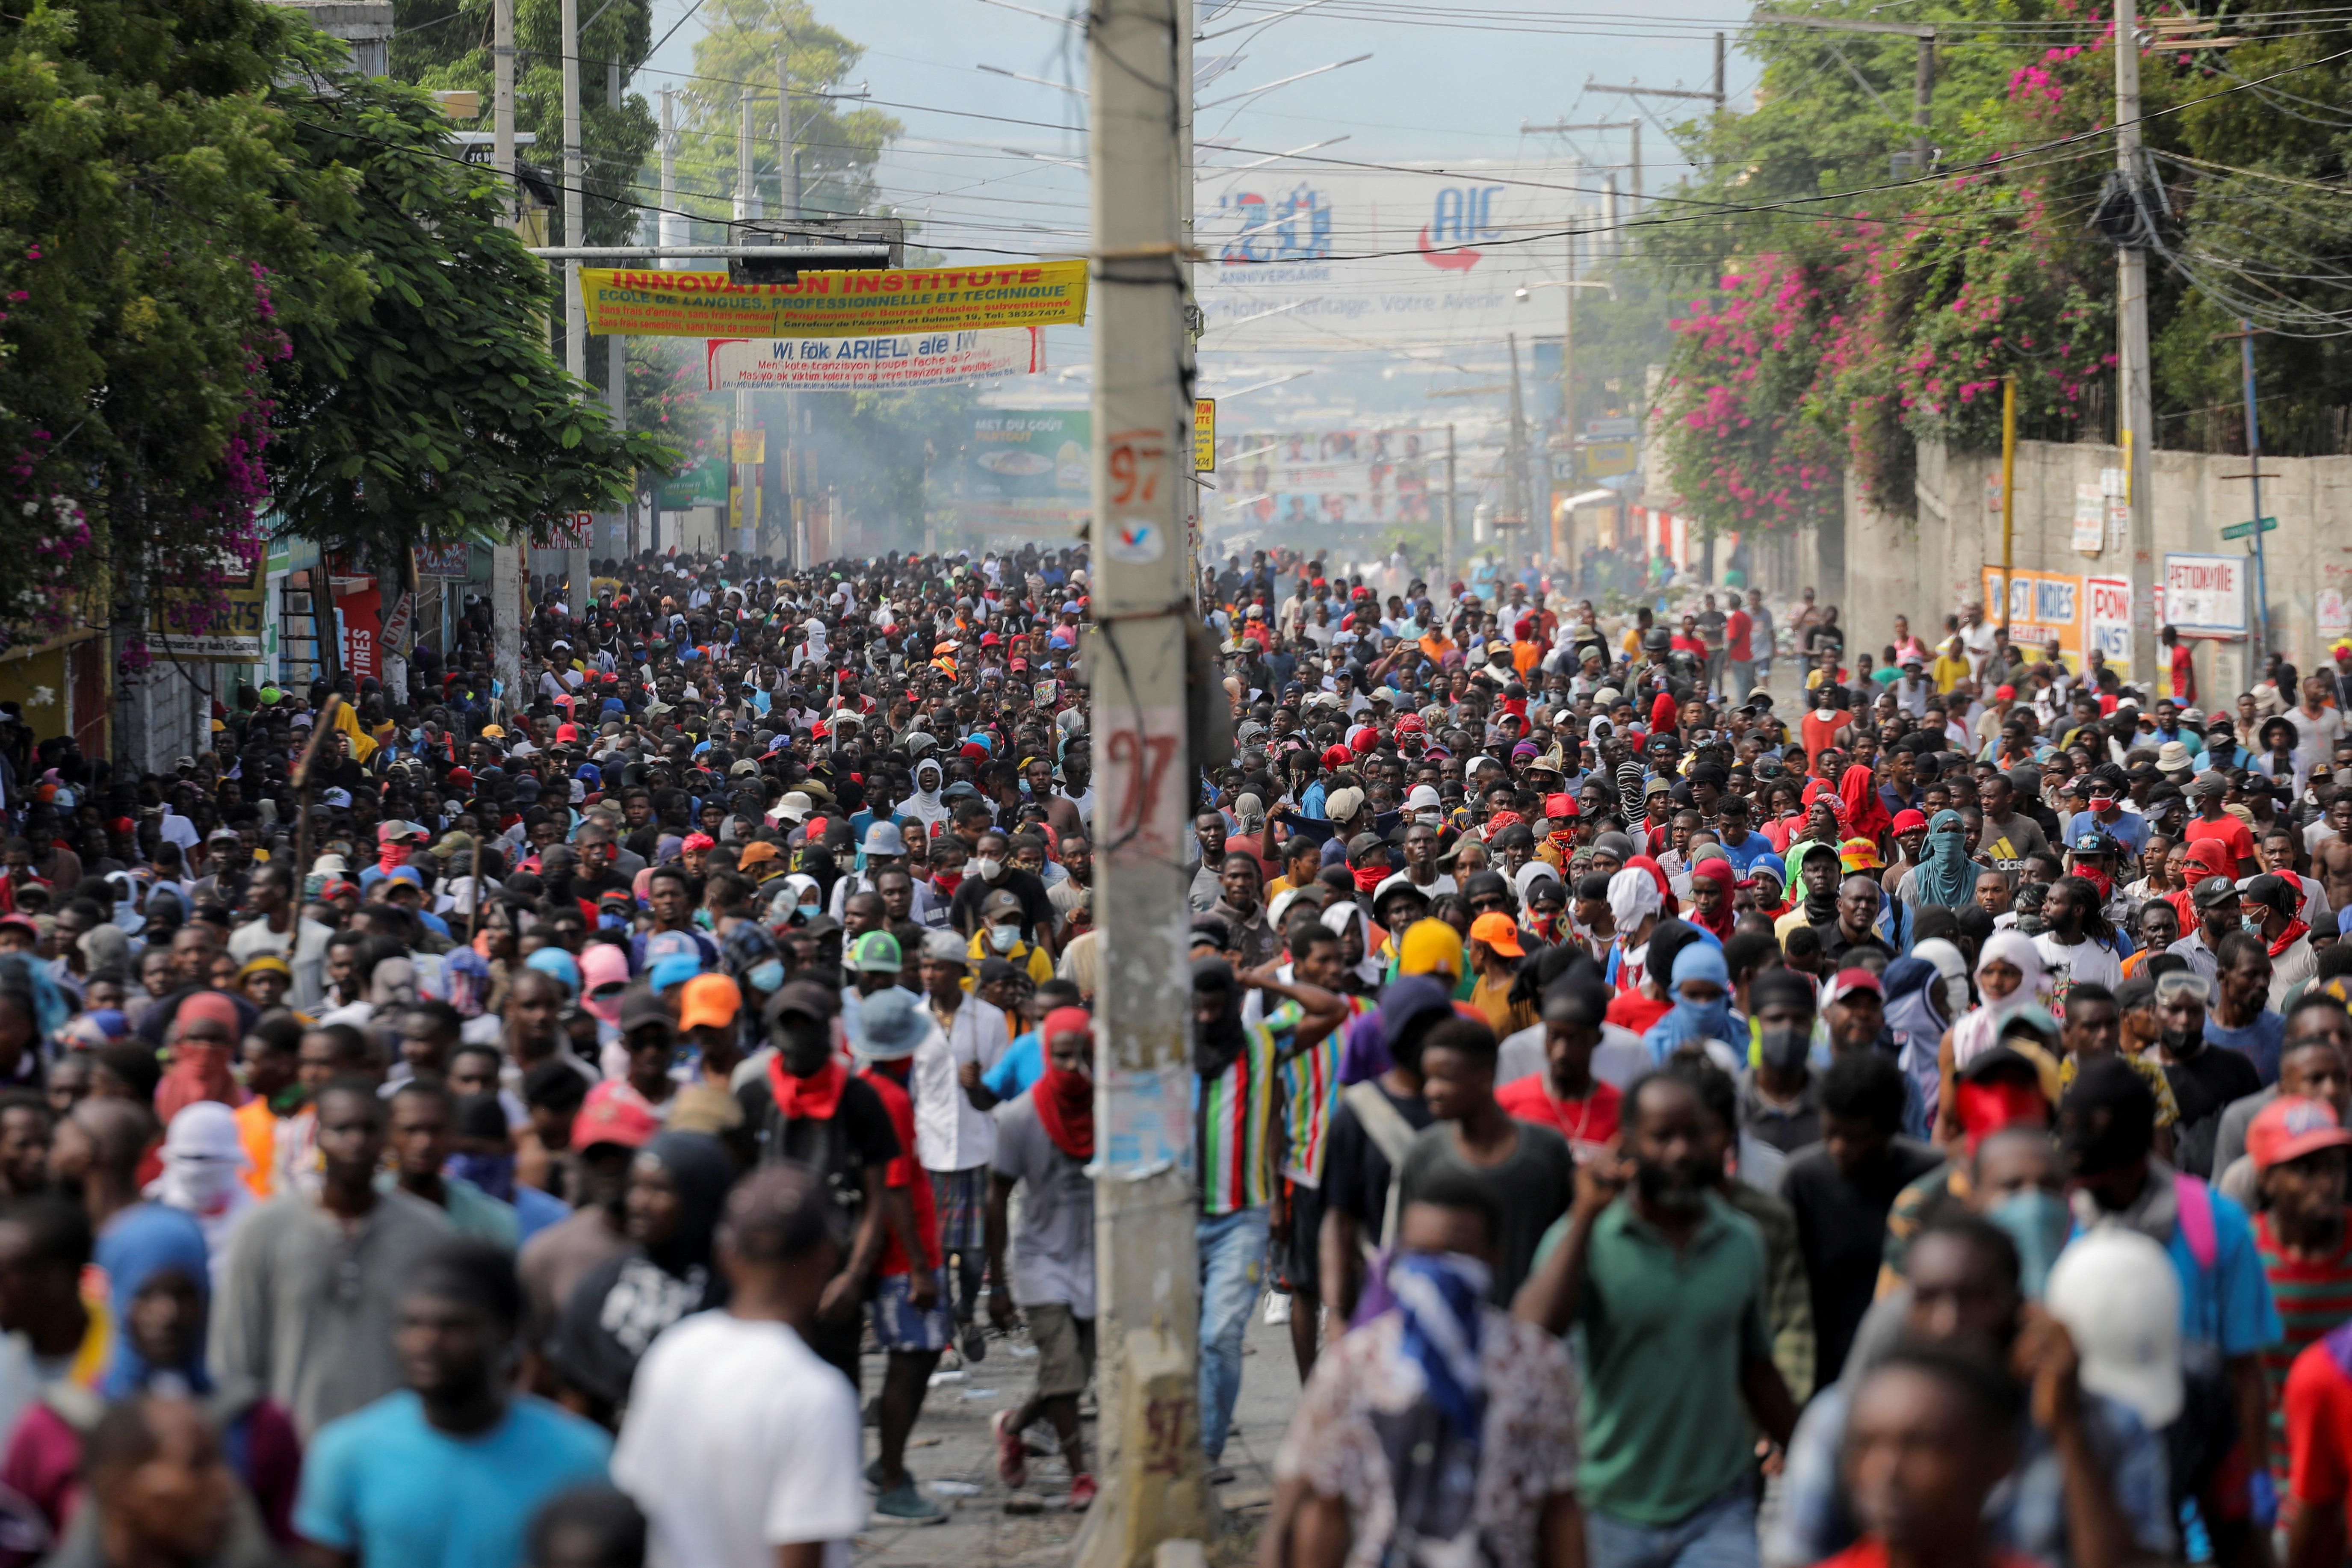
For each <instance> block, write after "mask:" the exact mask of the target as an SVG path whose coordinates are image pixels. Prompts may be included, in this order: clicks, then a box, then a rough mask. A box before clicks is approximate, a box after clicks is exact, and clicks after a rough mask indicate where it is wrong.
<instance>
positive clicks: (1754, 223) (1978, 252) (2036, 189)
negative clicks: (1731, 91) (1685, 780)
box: [1660, 0, 2115, 532]
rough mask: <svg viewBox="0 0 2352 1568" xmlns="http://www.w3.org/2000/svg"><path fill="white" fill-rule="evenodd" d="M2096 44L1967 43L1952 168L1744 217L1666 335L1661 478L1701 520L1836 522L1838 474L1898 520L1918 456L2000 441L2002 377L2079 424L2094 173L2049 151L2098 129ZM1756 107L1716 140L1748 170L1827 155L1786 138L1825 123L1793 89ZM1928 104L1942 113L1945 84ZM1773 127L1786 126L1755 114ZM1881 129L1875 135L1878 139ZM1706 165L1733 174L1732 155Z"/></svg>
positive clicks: (2091, 337) (2026, 413) (2097, 307)
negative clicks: (1942, 447)
mask: <svg viewBox="0 0 2352 1568" xmlns="http://www.w3.org/2000/svg"><path fill="white" fill-rule="evenodd" d="M2057 9H2058V10H2060V11H2061V12H2066V11H2071V10H2073V9H2074V6H2073V5H2071V4H2066V3H2063V0H2062V4H2061V5H2059V6H2058V7H2057ZM2109 37H2110V34H2109V33H2102V34H2100V35H2099V36H2098V37H2096V38H2095V40H2093V41H2088V42H2077V43H2073V44H2069V45H2065V46H2063V47H2050V48H2042V47H2036V48H2034V49H2033V50H2032V51H2031V52H2030V55H2029V56H2028V58H2023V59H2022V60H2020V59H2019V58H2017V56H2016V55H2014V54H2012V55H2011V57H2010V58H2009V60H2007V61H2002V62H1999V64H1998V65H1997V66H1992V67H1989V66H1988V65H1987V64H1986V63H1984V62H1985V57H1988V56H1995V57H1997V55H1998V51H1996V50H1994V49H1992V48H1990V47H1986V46H1985V45H1984V43H1983V41H1979V48H1978V51H1976V52H1972V54H1971V56H1970V57H1969V58H1970V60H1971V62H1972V63H1971V64H1970V65H1969V66H1968V67H1966V68H1967V69H1971V70H1974V71H1975V72H1977V78H1976V79H1977V81H1978V82H1979V97H1978V98H1977V100H1976V102H1975V103H1974V106H1973V107H1972V108H1969V109H1968V110H1965V111H1963V112H1960V113H1958V114H1955V115H1953V116H1952V118H1953V120H1954V121H1955V122H1956V123H1955V124H1954V126H1953V127H1952V128H1951V129H1953V130H1956V131H1958V132H1959V134H1958V135H1957V136H1951V137H1947V138H1946V139H1945V142H1946V144H1945V145H1944V147H1943V148H1942V159H1941V161H1942V165H1943V167H1944V168H1945V169H1947V170H1948V171H1951V172H1950V173H1949V174H1946V175H1945V176H1944V177H1941V178H1938V179H1936V180H1932V181H1926V182H1905V181H1888V180H1886V179H1885V177H1884V176H1883V175H1873V176H1872V184H1871V186H1870V187H1869V188H1865V189H1862V190H1858V191H1856V192H1855V193H1854V195H1852V196H1851V197H1849V198H1846V199H1845V200H1844V201H1843V202H1842V203H1840V204H1839V205H1838V207H1837V208H1836V209H1832V208H1830V207H1828V206H1827V205H1826V204H1822V203H1820V202H1815V201H1802V202H1798V203H1792V204H1790V205H1792V206H1794V207H1796V208H1797V209H1798V210H1797V211H1795V212H1793V213H1790V214H1788V215H1785V216H1783V215H1780V214H1779V213H1768V214H1766V215H1765V216H1760V217H1759V216H1753V215H1742V216H1741V218H1740V220H1739V221H1740V222H1741V223H1742V224H1743V225H1744V226H1746V228H1747V230H1748V244H1749V249H1748V252H1747V253H1745V254H1743V255H1742V256H1741V257H1740V258H1739V259H1738V260H1737V261H1736V262H1735V263H1734V264H1733V265H1731V266H1730V267H1728V268H1726V269H1725V273H1724V276H1723V277H1722V279H1721V281H1720V287H1719V289H1718V291H1717V294H1716V295H1715V296H1714V297H1713V299H1712V300H1694V301H1693V302H1692V305H1691V307H1690V310H1689V313H1688V314H1687V315H1685V317H1683V318H1682V319H1681V320H1680V321H1677V322H1676V323H1675V331H1676V338H1675V350H1674V353H1673V356H1672V359H1671V362H1670V364H1669V377H1668V381H1667V384H1666V390H1665V393H1664V401H1663V404H1662V406H1661V410H1660V412H1661V414H1662V415H1663V416H1664V417H1663V419H1662V421H1661V423H1662V426H1663V430H1662V437H1663V439H1664V445H1665V448H1666V457H1667V459H1668V463H1669V465H1670V467H1671V470H1672V476H1673V482H1674V484H1675V488H1676V489H1678V490H1679V491H1680V492H1681V494H1682V497H1683V500H1684V502H1685V505H1686V506H1687V507H1688V508H1689V510H1691V512H1692V513H1693V515H1694V516H1695V517H1696V518H1697V519H1698V520H1699V521H1700V522H1701V523H1702V525H1703V526H1706V527H1709V528H1713V529H1716V530H1733V529H1737V530H1739V531H1756V530H1761V531H1768V532H1769V531H1783V530H1789V529H1795V528H1802V527H1807V526H1812V525H1817V524H1819V523H1821V522H1823V521H1828V520H1829V519H1830V518H1832V517H1834V516H1835V515H1837V513H1838V511H1839V510H1840V508H1841V506H1842V503H1843V495H1844V484H1845V482H1846V479H1847V478H1848V477H1849V476H1850V477H1851V479H1852V480H1853V482H1854V483H1855V484H1857V485H1858V486H1859V487H1860V488H1861V489H1862V491H1863V492H1864V496H1865V497H1866V499H1867V500H1869V501H1870V502H1871V503H1872V504H1873V505H1874V506H1876V507H1878V508H1880V509H1882V510H1887V511H1891V512H1894V513H1896V514H1898V515H1903V516H1908V515H1910V513H1911V511H1912V508H1913V505H1914V497H1913V489H1912V479H1913V476H1914V474H1915V472H1916V455H1915V452H1916V442H1918V441H1920V440H1923V439H1933V440H1941V441H1946V442H1949V443H1951V444H1953V445H1955V446H1958V447H1984V446H1987V445H1997V444H1998V443H1999V440H2000V420H2001V384H2002V382H2003V379H2004V378H2005V377H2008V376H2012V375H2013V376H2015V377H2016V378H2017V381H2018V396H2019V410H2020V414H2021V417H2022V418H2025V419H2027V420H2030V421H2031V422H2032V424H2033V425H2034V426H2036V427H2037V428H2046V427H2047V426H2050V425H2052V424H2053V423H2054V424H2061V425H2063V424H2065V423H2068V422H2070V421H2075V422H2079V421H2081V420H2083V419H2084V418H2086V417H2087V416H2088V413H2089V411H2090V410H2091V409H2092V408H2093V407H2094V406H2095V405H2096V404H2097V395H2098V392H2099V389H2100V383H2101V380H2102V377H2103V376H2104V374H2105V372H2106V371H2107V370H2109V369H2110V368H2111V367H2112V366H2113V364H2114V363H2115V356H2114V353H2113V347H2114V342H2113V339H2114V328H2113V307H2112V295H2113V281H2112V279H2113V272H2112V265H2113V264H2112V260H2111V258H2110V256H2111V253H2109V252H2107V251H2106V250H2105V249H2104V248H2103V247H2099V246H2098V245H2097V244H2096V243H2095V240H2094V239H2093V237H2091V236H2090V235H2089V233H2088V231H2087V226H2086V224H2085V222H2084V216H2085V214H2086V213H2087V211H2088V209H2089V206H2090V205H2091V201H2092V199H2093V197H2094V196H2095V191H2096V185H2097V181H2098V178H2099V176H2100V174H2101V173H2102V172H2103V171H2102V169H2101V168H2100V166H2099V162H2098V161H2097V160H2091V159H2084V158H2078V157H2067V156H2053V155H2052V154H2050V153H2048V152H2047V151H2046V148H2047V144H2048V143H2050V142H2053V140H2054V139H2058V138H2063V137H2067V136H2069V135H2072V134H2073V133H2074V132H2077V131H2084V130H2088V129H2091V128H2093V125H2094V123H2095V122H2094V119H2093V117H2094V116H2095V114H2096V113H2097V112H2098V106H2099V105H2100V104H2101V103H2102V102H2103V101H2104V100H2103V99H2102V97H2101V94H2100V91H2099V86H2100V82H2101V80H2102V79H2103V77H2104V74H2105V71H2106V70H2107V69H2108V68H2109V65H2110V57H2109V56H2108V54H2107V49H2108V47H2109ZM1995 71H1997V74H1991V73H1993V72H1995ZM1768 79H1770V78H1769V75H1768ZM1801 80H1802V81H1803V82H1804V83H1807V84H1810V83H1811V82H1812V81H1813V80H1814V79H1811V78H1806V79H1801ZM1803 90H1806V91H1810V92H1811V93H1813V94H1814V95H1815V96H1817V97H1818V96H1821V95H1822V94H1824V93H1825V92H1826V91H1827V89H1822V88H1820V87H1818V86H1817V85H1806V86H1805V87H1804V89H1803ZM1762 96H1764V97H1765V98H1766V99H1767V107H1766V108H1765V109H1763V110H1759V114H1758V115H1757V116H1756V117H1754V119H1755V120H1756V121H1758V122H1759V124H1757V125H1755V126H1733V127H1729V128H1727V129H1726V130H1725V131H1724V132H1723V134H1724V135H1726V136H1727V138H1729V139H1732V140H1735V141H1736V140H1738V139H1739V138H1743V137H1744V138H1748V139H1750V140H1753V141H1755V142H1758V143H1759V147H1760V149H1761V151H1760V152H1759V153H1753V154H1750V157H1751V159H1752V160H1753V161H1752V162H1750V163H1748V164H1747V165H1745V171H1746V174H1755V173H1756V172H1757V170H1759V168H1761V169H1775V170H1777V169H1778V168H1779V167H1780V164H1778V163H1774V162H1773V160H1774V159H1776V158H1777V159H1779V160H1780V163H1787V164H1791V165H1796V166H1799V167H1801V166H1803V165H1804V164H1805V163H1806V162H1807V160H1808V159H1810V160H1811V163H1812V164H1813V166H1815V167H1817V168H1818V167H1819V166H1820V165H1821V164H1822V162H1823V158H1822V155H1820V154H1816V153H1811V152H1810V151H1809V150H1808V149H1806V148H1804V147H1802V146H1801V145H1800V146H1798V147H1796V148H1794V149H1792V148H1791V147H1790V144H1789V142H1790V139H1791V132H1790V125H1791V124H1792V123H1793V124H1795V125H1796V126H1798V127H1799V128H1800V131H1801V132H1802V131H1805V130H1810V131H1811V133H1812V135H1814V136H1815V137H1816V138H1818V139H1822V140H1830V139H1831V138H1830V133H1829V132H1828V131H1827V130H1826V129H1824V128H1822V127H1821V126H1820V125H1819V124H1818V123H1814V124H1812V125H1810V126H1808V125H1807V124H1806V121H1807V120H1808V119H1809V117H1810V118H1811V119H1813V120H1814V121H1818V119H1819V117H1820V116H1819V111H1818V110H1811V111H1810V116H1809V110H1808V109H1807V108H1806V107H1805V106H1802V105H1801V103H1800V102H1799V101H1798V100H1799V97H1800V95H1799V94H1797V93H1791V94H1790V95H1788V96H1786V97H1783V96H1781V95H1779V94H1765V95H1762ZM1937 101H1938V104H1939V106H1942V105H1944V104H1947V103H1948V102H1950V101H1951V100H1950V99H1949V98H1948V97H1947V96H1946V95H1945V91H1944V88H1943V86H1942V84H1940V83H1939V86H1938V100H1937ZM1775 116H1779V117H1781V118H1780V120H1779V121H1778V122H1777V128H1776V126H1775V125H1768V124H1763V123H1762V122H1763V121H1768V120H1771V119H1772V118H1773V117H1775ZM1943 118H1944V116H1943V114H1942V113H1939V115H1938V120H1939V126H1938V129H1939V131H1940V130H1943V129H1945V128H1944V127H1943V126H1942V124H1941V123H1940V122H1941V121H1942V120H1943ZM1882 125H1883V121H1882ZM1869 135H1870V136H1871V137H1872V138H1873V139H1877V140H1879V141H1880V142H1881V144H1882V145H1883V144H1884V141H1883V139H1884V137H1885V131H1884V129H1881V128H1869ZM1953 142H1958V145H1957V146H1955V145H1953V144H1952V143H1953ZM2021 148H2031V149H2036V150H2038V151H2036V152H2034V153H2032V154H2031V155H2018V154H2017V151H2016V150H2018V149H2021ZM1718 166H1727V167H1733V168H1741V167H1743V166H1742V165H1740V164H1739V163H1737V162H1735V160H1734V155H1732V154H1729V153H1727V154H1726V155H1725V157H1724V158H1722V159H1721V160H1720V161H1719V163H1718ZM1882 167H1883V165H1882ZM1817 178H1820V179H1821V180H1822V183H1824V184H1826V176H1817ZM1741 194H1742V195H1743V197H1746V199H1748V200H1753V197H1752V196H1750V195H1748V193H1747V192H1746V191H1745V190H1743V191H1742V193H1741Z"/></svg>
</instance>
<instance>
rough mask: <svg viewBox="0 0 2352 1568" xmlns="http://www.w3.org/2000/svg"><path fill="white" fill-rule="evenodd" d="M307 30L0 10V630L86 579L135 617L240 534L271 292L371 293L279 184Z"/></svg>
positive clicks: (126, 5) (232, 18) (278, 307)
mask: <svg viewBox="0 0 2352 1568" xmlns="http://www.w3.org/2000/svg"><path fill="white" fill-rule="evenodd" d="M297 27H299V28H301V29H302V30H304V31H307V30H308V25H307V24H301V23H294V22H290V21H289V20H288V19H287V18H286V17H285V16H282V15H281V14H278V13H275V12H273V11H271V10H269V9H268V7H266V6H263V5H258V4H255V3H254V0H77V3H76V4H74V5H70V6H67V5H54V4H50V3H48V0H28V3H27V4H26V5H25V6H24V8H23V10H22V11H21V12H20V13H16V14H10V15H6V16H0V295H5V301H0V443H5V453H6V468H7V477H6V479H5V486H6V494H5V499H4V500H0V519H5V521H0V541H5V545H6V546H7V547H6V548H0V622H5V624H6V625H7V626H9V627H11V628H12V630H11V632H10V634H9V635H11V636H17V635H24V634H26V633H27V632H31V633H44V634H45V633H48V632H54V631H56V630H58V629H59V628H60V627H61V626H63V625H64V623H65V622H66V621H67V619H68V617H69V616H73V615H75V614H77V613H79V605H80V601H79V599H78V598H77V597H76V596H75V591H76V590H78V589H90V588H95V587H97V586H99V585H100V584H110V586H111V589H112V591H113V596H114V599H115V602H116V604H117V605H120V606H122V608H121V616H122V617H123V618H124V619H125V620H126V621H128V620H131V619H132V618H133V617H135V616H137V614H138V613H139V610H138V607H139V606H140V605H141V603H142V595H143V594H144V592H145V588H146V585H147V584H148V583H149V582H151V581H152V580H157V579H166V580H172V581H177V582H183V583H184V582H188V581H191V580H196V581H201V580H203V576H204V574H205V573H206V572H208V571H209V570H210V565H211V563H212V562H213V561H214V560H215V557H216V554H217V551H218V549H219V547H220V546H221V545H222V544H223V543H225V542H236V541H238V540H240V539H244V538H247V537H249V535H250V531H251V528H252V522H253V517H254V511H255V508H256V507H257V504H258V503H259V502H260V500H262V498H263V496H264V495H265V494H266V490H267V481H266V479H265V476H264V473H263V470H262V467H261V464H262V461H263V458H264V456H265V448H266V447H267V446H268V438H269V436H270V433H271V429H272V423H273V416H274V410H273V409H272V407H271V405H270V403H269V399H268V378H267V376H266V374H264V367H265V366H266V365H267V364H268V363H270V362H271V361H272V360H273V359H274V358H276V357H277V356H278V355H280V354H282V353H284V352H285V348H286V337H285V329H286V326H287V324H288V322H287V313H286V311H285V310H283V308H282V307H283V304H284V296H285V285H286V283H287V282H288V281H289V279H302V280H303V287H302V289H301V290H300V291H301V293H302V294H303V295H304V296H305V299H306V300H307V301H308V302H309V304H308V305H307V306H306V308H316V309H319V310H328V311H331V310H336V309H338V308H341V307H343V306H345V305H348V304H349V303H350V302H351V301H352V300H354V299H356V298H357V297H358V296H359V295H360V294H361V293H362V291H363V285H362V281H361V280H360V279H359V278H358V276H357V274H356V271H355V269H354V268H352V266H351V265H350V263H349V262H348V261H347V260H346V259H345V258H341V257H338V256H335V255H332V254H326V255H322V254H320V253H319V252H318V250H317V248H316V247H315V244H314V240H313V236H312V234H311V231H310V228H309V226H308V225H307V223H306V222H305V220H304V215H303V214H302V213H301V212H299V210H298V209H296V208H293V207H289V206H288V205H285V204H284V203H283V202H282V201H281V200H280V199H279V195H280V192H281V190H282V187H283V183H284V181H285V180H286V179H287V177H288V176H289V173H290V167H291V165H290V163H289V154H288V152H287V149H286V147H285V144H284V143H285V140H286V131H285V127H284V125H283V123H282V121H280V118H279V116H278V113H277V112H276V111H275V110H273V109H272V108H271V106H270V104H269V102H268V89H269V82H270V77H271V74H272V71H273V69H274V68H275V65H276V62H277V61H278V59H279V58H281V57H282V53H283V49H284V47H286V41H287V39H288V37H289V36H290V34H291V33H292V31H293V30H294V29H295V28H297Z"/></svg>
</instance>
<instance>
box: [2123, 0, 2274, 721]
mask: <svg viewBox="0 0 2352 1568" xmlns="http://www.w3.org/2000/svg"><path fill="white" fill-rule="evenodd" d="M2139 132H2140V126H2139V14H2138V9H2137V4H2136V0H2116V169H2117V170H2118V171H2119V172H2120V173H2121V174H2122V176H2123V181H2124V185H2125V188H2126V190H2127V191H2128V192H2129V193H2130V195H2131V196H2132V202H2133V206H2134V207H2135V209H2138V208H2139V207H2140V205H2141V204H2140V202H2139V182H2140V174H2141V169H2142V164H2143V163H2144V160H2143V159H2142V158H2141V156H2140V133H2139ZM2132 238H2133V241H2134V243H2132V244H2129V245H2126V246H2122V247H2118V248H2117V250H2116V387H2117V390H2118V391H2119V392H2121V394H2122V398H2121V400H2120V401H2121V405H2122V406H2121V409H2120V410H2119V415H2120V416H2119V417H2118V419H2117V421H2116V426H2117V430H2116V435H2117V437H2118V439H2120V440H2121V442H2122V443H2123V449H2124V464H2123V466H2124V503H2125V505H2126V506H2127V507H2128V508H2129V509H2130V510H2131V584H2132V677H2133V679H2135V680H2138V681H2141V682H2144V683H2146V684H2147V689H2149V690H2150V691H2154V690H2156V689H2158V688H2157V684H2156V683H2157V679H2158V677H2157V649H2156V602H2155V595H2154V593H2153V590H2154V588H2155V586H2156V509H2155V507H2154V506H2153V505H2152V504H2151V503H2152V501H2153V499H2154V498H2153V497H2151V496H2150V495H2149V493H2148V475H2149V471H2150V469H2151V468H2152V467H2153V466H2154V464H2153V458H2154V455H2155V447H2156V399H2155V394H2154V391H2153V389H2152V387H2151V385H2150V383H2149V376H2148V343H2147V251H2146V250H2145V249H2143V248H2142V247H2140V245H2139V244H2138V243H2137V241H2138V239H2139V238H2140V234H2139V226H2138V225H2137V223H2136V224H2135V225H2134V226H2133V234H2132ZM2257 466H2258V467H2259V464H2258V465H2257ZM2258 515H2259V514H2258ZM2249 674H2250V676H2251V671H2250V672H2249Z"/></svg>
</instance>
